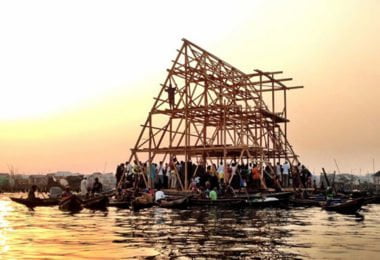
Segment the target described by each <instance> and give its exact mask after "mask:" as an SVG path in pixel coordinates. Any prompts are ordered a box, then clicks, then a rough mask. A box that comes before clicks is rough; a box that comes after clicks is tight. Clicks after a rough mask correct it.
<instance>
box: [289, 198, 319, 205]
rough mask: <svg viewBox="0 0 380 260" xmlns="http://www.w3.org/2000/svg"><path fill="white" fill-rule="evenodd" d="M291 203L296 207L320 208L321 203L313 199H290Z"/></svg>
mask: <svg viewBox="0 0 380 260" xmlns="http://www.w3.org/2000/svg"><path fill="white" fill-rule="evenodd" d="M289 202H290V203H291V204H292V205H293V206H295V207H320V206H321V202H320V201H318V200H313V199H299V198H290V199H289Z"/></svg>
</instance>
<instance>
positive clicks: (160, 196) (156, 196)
mask: <svg viewBox="0 0 380 260" xmlns="http://www.w3.org/2000/svg"><path fill="white" fill-rule="evenodd" d="M165 197H166V196H165V193H164V192H163V191H162V190H161V189H160V188H159V187H158V188H157V191H156V193H155V194H154V200H155V201H156V202H157V201H160V200H163V199H165Z"/></svg>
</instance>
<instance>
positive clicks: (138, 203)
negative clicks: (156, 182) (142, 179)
mask: <svg viewBox="0 0 380 260" xmlns="http://www.w3.org/2000/svg"><path fill="white" fill-rule="evenodd" d="M131 206H132V209H133V210H134V211H138V210H140V209H144V208H150V207H152V206H154V202H153V196H152V195H149V194H146V193H145V194H143V195H141V196H140V197H137V198H135V199H134V200H133V201H132V202H131Z"/></svg>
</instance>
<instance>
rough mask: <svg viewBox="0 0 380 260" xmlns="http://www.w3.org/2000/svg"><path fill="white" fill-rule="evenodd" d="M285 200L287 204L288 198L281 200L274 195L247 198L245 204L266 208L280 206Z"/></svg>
mask: <svg viewBox="0 0 380 260" xmlns="http://www.w3.org/2000/svg"><path fill="white" fill-rule="evenodd" d="M283 202H285V203H286V204H287V200H280V199H278V198H274V197H268V198H257V199H247V200H246V201H245V205H246V206H249V207H257V208H265V207H279V206H281V205H283Z"/></svg>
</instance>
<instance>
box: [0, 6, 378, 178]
mask: <svg viewBox="0 0 380 260" xmlns="http://www.w3.org/2000/svg"><path fill="white" fill-rule="evenodd" d="M158 2H160V3H158ZM229 2H230V3H224V2H222V1H217V2H216V1H210V2H207V3H204V1H191V4H189V3H190V2H189V1H183V2H180V1H165V2H164V1H151V2H148V1H138V3H137V2H133V3H132V1H131V2H130V3H129V2H127V1H120V2H112V3H109V2H106V1H104V2H96V1H88V2H86V1H80V2H78V1H65V2H60V3H57V2H55V3H52V2H51V1H37V2H33V3H31V2H28V1H25V2H23V3H22V4H21V3H20V2H15V1H9V2H7V3H5V2H1V3H0V35H1V41H0V57H1V58H0V75H1V76H0V90H1V96H0V98H1V99H0V172H8V166H10V165H12V166H13V167H14V168H16V169H17V170H18V172H19V173H29V172H33V173H45V172H50V171H57V170H70V171H79V172H84V173H90V172H93V171H104V170H105V171H113V170H114V168H115V166H116V164H117V163H119V162H121V161H124V160H126V159H127V157H128V156H129V148H130V147H132V146H133V145H134V141H135V139H136V138H137V135H138V131H139V129H140V128H139V125H140V124H141V123H143V122H144V121H145V119H146V116H147V113H148V111H149V110H150V108H151V106H152V104H153V96H156V95H157V94H158V91H159V88H160V86H159V84H160V83H162V82H163V80H164V79H165V76H166V74H165V70H166V68H168V67H169V66H170V65H171V63H170V62H171V60H172V59H173V58H174V57H175V55H176V49H177V48H179V47H180V45H181V44H182V42H181V38H187V39H189V40H191V41H193V42H194V43H196V44H198V45H200V46H202V47H203V48H205V49H207V50H209V51H210V52H212V53H214V54H215V55H217V56H219V57H221V58H222V59H224V60H226V61H227V62H229V63H231V64H233V65H234V66H236V67H238V68H240V69H241V70H243V71H245V72H251V71H252V70H253V69H262V70H265V71H276V70H282V71H284V77H288V76H289V77H292V78H294V82H293V84H294V85H304V86H305V88H304V89H301V90H294V91H292V92H291V93H289V101H290V102H289V107H288V109H289V110H288V114H289V117H290V120H291V124H290V126H289V139H290V142H291V143H292V144H293V147H294V149H295V151H296V152H297V153H298V154H300V155H301V160H302V162H303V163H305V165H307V166H309V167H310V168H311V169H312V170H315V171H317V172H318V173H319V171H320V168H321V167H322V166H324V167H326V168H327V169H328V170H335V169H336V168H335V164H334V161H333V159H336V160H337V162H338V164H339V166H340V169H341V171H344V172H350V171H351V170H352V171H354V172H359V171H360V170H361V172H362V174H364V173H367V172H368V171H372V160H373V159H375V161H376V164H377V165H378V166H377V168H379V165H380V138H379V133H380V120H379V119H380V116H379V115H380V113H379V107H380V105H379V98H380V88H379V84H380V83H379V82H380V48H379V46H380V36H379V32H380V19H378V14H379V13H380V2H379V1H302V2H301V1H229ZM216 3H217V4H216Z"/></svg>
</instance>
